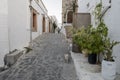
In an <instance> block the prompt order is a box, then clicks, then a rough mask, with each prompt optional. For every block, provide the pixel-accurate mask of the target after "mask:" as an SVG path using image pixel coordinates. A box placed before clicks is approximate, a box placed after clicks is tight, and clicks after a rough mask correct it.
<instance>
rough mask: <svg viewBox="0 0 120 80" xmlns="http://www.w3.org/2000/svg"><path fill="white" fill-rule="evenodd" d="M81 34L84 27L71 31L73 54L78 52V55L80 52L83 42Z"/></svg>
mask: <svg viewBox="0 0 120 80" xmlns="http://www.w3.org/2000/svg"><path fill="white" fill-rule="evenodd" d="M83 34H84V27H81V28H80V29H74V30H73V37H72V41H73V47H72V51H73V52H78V53H79V52H82V51H81V44H82V40H83V36H82V35H83Z"/></svg>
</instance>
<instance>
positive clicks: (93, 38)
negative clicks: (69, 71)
mask: <svg viewBox="0 0 120 80" xmlns="http://www.w3.org/2000/svg"><path fill="white" fill-rule="evenodd" d="M107 32H108V29H107V27H106V26H105V25H104V24H103V23H100V24H99V25H98V27H96V28H94V27H91V29H90V33H89V34H88V41H87V46H86V48H87V49H88V50H89V55H88V62H89V63H90V64H96V62H97V55H98V54H99V53H101V52H103V50H104V38H105V37H106V36H107Z"/></svg>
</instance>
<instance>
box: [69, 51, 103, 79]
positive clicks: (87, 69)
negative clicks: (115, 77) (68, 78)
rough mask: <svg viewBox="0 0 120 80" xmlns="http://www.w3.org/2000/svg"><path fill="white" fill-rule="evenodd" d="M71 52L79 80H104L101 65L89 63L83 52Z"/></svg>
mask: <svg viewBox="0 0 120 80" xmlns="http://www.w3.org/2000/svg"><path fill="white" fill-rule="evenodd" d="M70 53H71V57H72V59H73V61H74V65H75V68H76V73H77V76H78V78H79V80H104V79H103V78H102V76H101V72H100V70H101V69H100V68H101V67H100V66H99V65H91V64H89V63H88V61H87V58H86V57H84V55H82V54H79V53H76V54H75V53H73V52H72V51H71V52H70Z"/></svg>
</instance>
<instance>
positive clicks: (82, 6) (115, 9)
mask: <svg viewBox="0 0 120 80" xmlns="http://www.w3.org/2000/svg"><path fill="white" fill-rule="evenodd" d="M85 1H86V2H85ZM102 1H103V6H104V8H105V7H106V6H108V5H109V3H108V2H109V0H102ZM78 2H79V8H78V12H79V13H84V12H88V13H91V17H92V20H91V21H92V24H94V16H93V15H92V12H93V10H94V7H95V5H96V4H97V3H99V2H100V0H79V1H78ZM88 2H89V8H87V7H86V5H87V4H88ZM119 4H120V0H112V3H111V8H110V9H109V10H108V11H107V12H106V13H105V15H104V16H103V18H104V21H105V23H106V24H107V26H108V28H109V37H110V38H111V39H112V40H116V41H120V15H119V14H120V5H119ZM113 55H114V56H116V63H117V72H118V73H119V74H120V44H119V45H118V46H116V47H114V50H113Z"/></svg>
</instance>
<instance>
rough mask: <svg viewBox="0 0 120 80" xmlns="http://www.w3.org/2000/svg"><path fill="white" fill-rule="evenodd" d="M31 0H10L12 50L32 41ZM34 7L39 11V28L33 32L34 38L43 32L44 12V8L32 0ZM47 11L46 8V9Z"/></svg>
mask: <svg viewBox="0 0 120 80" xmlns="http://www.w3.org/2000/svg"><path fill="white" fill-rule="evenodd" d="M29 5H30V3H29V1H24V0H12V1H9V10H8V11H9V27H10V48H11V49H10V50H11V51H12V50H14V49H21V48H23V47H25V46H27V45H28V44H29V42H30V16H31V13H30V8H29ZM32 7H33V8H34V10H36V11H37V13H38V14H37V19H38V23H37V24H38V27H37V28H38V29H37V32H32V39H35V38H36V37H37V36H39V35H40V34H42V14H46V13H47V12H46V13H44V11H43V10H44V8H43V9H42V7H41V6H40V5H39V4H37V3H36V2H35V1H34V0H33V1H32ZM45 11H46V10H45Z"/></svg>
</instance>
